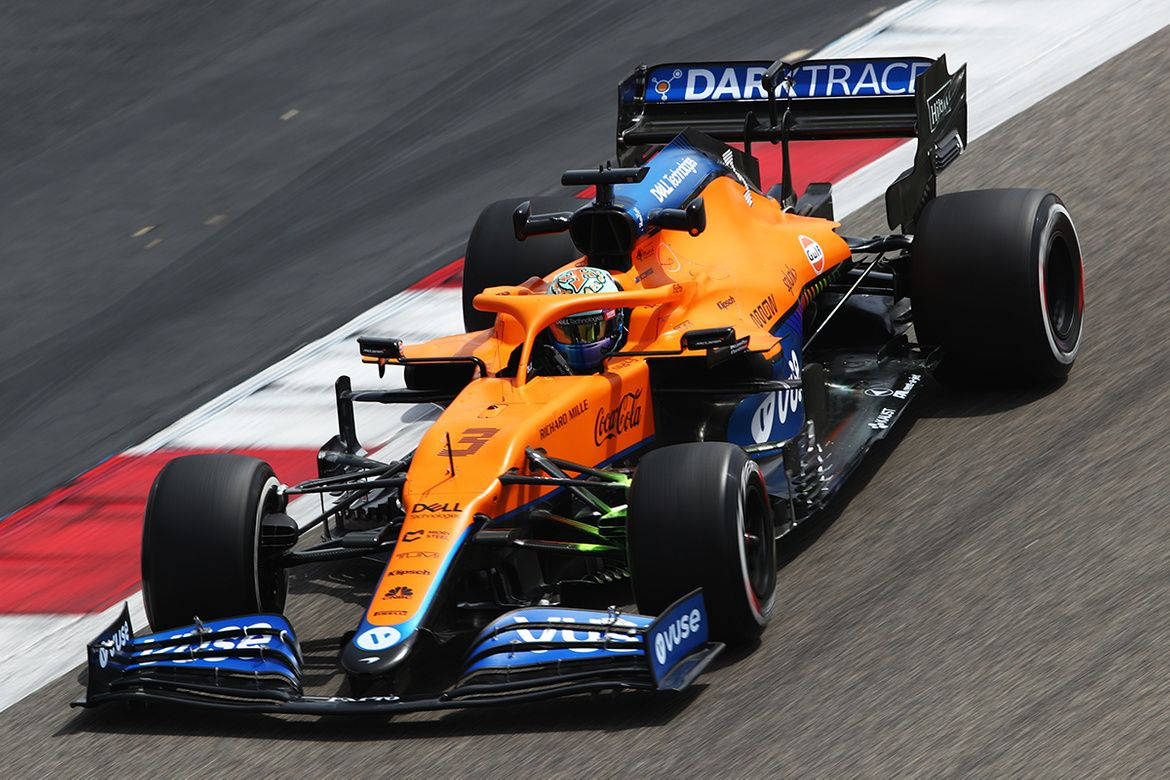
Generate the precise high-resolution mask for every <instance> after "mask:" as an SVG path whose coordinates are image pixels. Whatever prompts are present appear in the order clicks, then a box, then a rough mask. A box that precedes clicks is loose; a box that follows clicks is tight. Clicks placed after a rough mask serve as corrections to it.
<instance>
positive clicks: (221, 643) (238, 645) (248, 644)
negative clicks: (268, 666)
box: [98, 622, 274, 664]
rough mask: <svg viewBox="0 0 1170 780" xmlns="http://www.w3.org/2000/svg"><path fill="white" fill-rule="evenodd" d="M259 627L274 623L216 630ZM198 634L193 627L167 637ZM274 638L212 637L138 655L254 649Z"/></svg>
mask: <svg viewBox="0 0 1170 780" xmlns="http://www.w3.org/2000/svg"><path fill="white" fill-rule="evenodd" d="M257 628H272V624H271V623H265V622H259V623H249V624H248V625H246V626H222V627H219V628H216V629H215V630H216V631H240V632H242V633H245V634H246V633H247V632H249V631H252V630H254V629H257ZM198 635H199V630H198V629H193V630H191V631H184V632H183V633H181V634H175V635H173V636H169V637H167V639H174V640H181V639H187V638H190V637H196V638H198ZM273 639H274V637H273V636H271V635H270V634H255V635H252V636H242V637H231V638H226V639H212V640H209V641H207V642H198V641H197V642H194V643H191V642H188V643H184V644H178V645H170V646H168V647H161V646H159V647H148V648H146V649H144V650H142V651H141V652H139V653H138V656H139V658H145V657H147V656H151V655H157V654H159V653H181V652H184V651H188V650H191V651H194V650H249V649H254V648H258V647H264V646H265V645H270V644H272V640H273ZM225 658H226V657H225ZM225 658H206V657H204V658H201V659H199V660H202V661H222V660H225ZM98 660H99V662H100V660H101V659H100V658H99V659H98ZM193 660H195V659H194V658H191V659H177V658H172V659H169V660H168V661H167V662H166V663H177V664H181V663H189V662H190V661H193ZM144 663H157V662H144Z"/></svg>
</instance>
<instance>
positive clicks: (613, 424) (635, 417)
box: [593, 387, 642, 446]
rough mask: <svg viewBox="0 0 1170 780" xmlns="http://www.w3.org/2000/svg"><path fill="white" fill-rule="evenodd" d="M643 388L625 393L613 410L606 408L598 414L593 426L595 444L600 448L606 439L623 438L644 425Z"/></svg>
mask: <svg viewBox="0 0 1170 780" xmlns="http://www.w3.org/2000/svg"><path fill="white" fill-rule="evenodd" d="M641 398H642V388H640V387H639V388H638V389H637V390H636V391H634V392H632V393H625V394H624V395H623V396H622V398H621V400H620V401H618V402H617V405H615V406H614V407H613V408H612V409H605V408H604V407H603V408H602V409H601V410H600V411H598V412H597V423H596V424H595V425H594V426H593V443H594V444H597V445H598V446H600V445H601V443H602V442H603V441H605V440H606V439H612V438H614V437H616V436H621V435H622V434H623V433H625V432H626V431H629V430H633V429H634V428H637V427H638V426H639V425H641V424H642V401H641Z"/></svg>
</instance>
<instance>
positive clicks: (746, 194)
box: [722, 149, 752, 206]
mask: <svg viewBox="0 0 1170 780" xmlns="http://www.w3.org/2000/svg"><path fill="white" fill-rule="evenodd" d="M722 159H723V164H724V165H726V166H727V167H728V168H730V169H731V172H732V173H734V174H735V178H737V179H739V183H740V184H742V185H743V200H744V203H746V204H748V205H749V206H750V205H752V188H751V187H749V186H748V183H747V179H745V178H744V177H743V174H742V173H740V172H739V170H738V169H737V168H736V167H735V154H733V153H732V151H731V150H730V149H724V150H723V158H722Z"/></svg>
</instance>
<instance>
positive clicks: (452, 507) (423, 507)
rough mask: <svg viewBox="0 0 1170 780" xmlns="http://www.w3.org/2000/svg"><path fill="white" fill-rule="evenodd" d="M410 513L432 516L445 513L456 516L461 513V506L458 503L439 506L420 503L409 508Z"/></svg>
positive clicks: (445, 503) (449, 502)
mask: <svg viewBox="0 0 1170 780" xmlns="http://www.w3.org/2000/svg"><path fill="white" fill-rule="evenodd" d="M410 511H411V512H415V513H419V512H426V513H430V514H433V513H435V512H446V513H449V514H458V513H459V512H462V511H463V505H462V504H460V503H459V502H458V501H454V502H452V501H446V502H444V503H441V504H424V503H422V502H418V503H416V504H415V505H414V506H412V507H411V508H410Z"/></svg>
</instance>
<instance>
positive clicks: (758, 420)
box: [751, 350, 804, 444]
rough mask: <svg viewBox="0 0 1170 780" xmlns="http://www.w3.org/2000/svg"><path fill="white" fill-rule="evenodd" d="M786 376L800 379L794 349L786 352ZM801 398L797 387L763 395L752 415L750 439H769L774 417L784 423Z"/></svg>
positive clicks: (760, 441)
mask: <svg viewBox="0 0 1170 780" xmlns="http://www.w3.org/2000/svg"><path fill="white" fill-rule="evenodd" d="M788 378H789V379H800V360H799V359H798V358H797V357H796V350H793V351H792V352H790V353H788ZM802 400H804V393H803V391H802V390H801V389H800V388H799V387H797V388H792V389H790V390H777V391H776V392H774V393H768V394H767V395H765V396H764V399H763V400H762V401H760V405H759V406H758V407H757V408H756V411H755V414H753V415H752V419H751V433H752V441H754V442H756V443H757V444H763V443H764V442H766V441H769V440H770V437H771V435H772V426H773V424H774V421H775V420H776V418H779V419H780V424H781V425H784V424H785V423H786V422H788V417H789V416H790V415H794V414H795V413H796V410H797V409H798V408H800V402H801V401H802Z"/></svg>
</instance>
